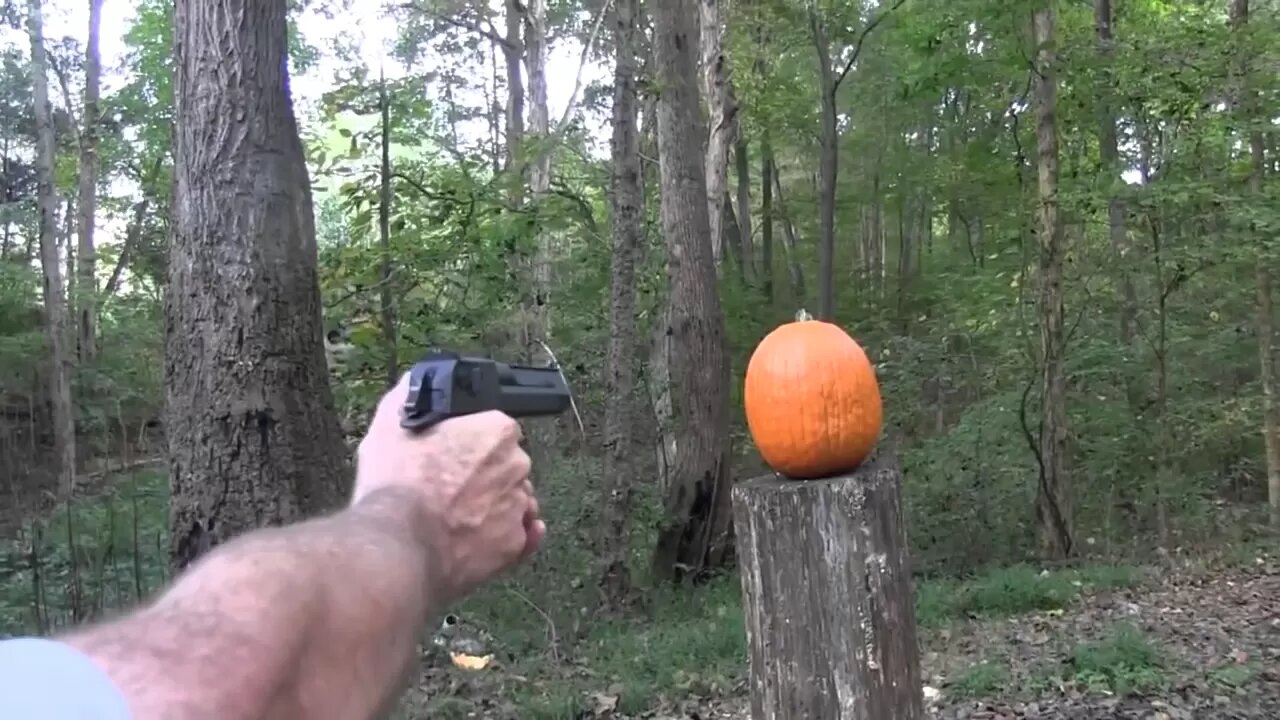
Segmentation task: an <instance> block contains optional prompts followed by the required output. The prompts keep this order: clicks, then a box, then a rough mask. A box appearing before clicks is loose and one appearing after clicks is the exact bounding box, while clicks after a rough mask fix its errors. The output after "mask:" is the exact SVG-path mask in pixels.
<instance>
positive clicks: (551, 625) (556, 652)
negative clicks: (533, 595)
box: [507, 585, 560, 662]
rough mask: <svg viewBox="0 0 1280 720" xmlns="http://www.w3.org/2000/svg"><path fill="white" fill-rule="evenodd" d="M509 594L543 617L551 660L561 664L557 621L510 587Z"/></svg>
mask: <svg viewBox="0 0 1280 720" xmlns="http://www.w3.org/2000/svg"><path fill="white" fill-rule="evenodd" d="M507 592H509V593H511V594H512V595H515V596H516V597H518V598H520V599H521V600H523V601H524V602H525V604H526V605H528V606H529V607H531V608H533V610H534V612H536V613H538V614H539V615H541V616H542V619H543V620H544V621H545V622H546V623H547V634H548V635H549V636H550V637H549V638H548V644H549V645H550V646H551V660H552V661H553V662H560V649H559V648H560V636H559V635H558V634H557V633H556V623H555V621H554V620H552V619H551V616H550V615H548V614H547V612H546V611H545V610H543V609H542V608H540V607H538V605H537V603H535V602H534V601H532V600H530V599H529V597H528V596H527V595H525V594H524V593H522V592H520V591H519V590H517V589H515V588H513V587H511V586H510V585H508V586H507Z"/></svg>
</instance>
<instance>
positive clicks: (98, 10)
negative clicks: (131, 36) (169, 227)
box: [76, 0, 103, 362]
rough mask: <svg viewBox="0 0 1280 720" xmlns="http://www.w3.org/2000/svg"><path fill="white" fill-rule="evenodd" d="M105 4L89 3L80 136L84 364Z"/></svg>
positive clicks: (94, 315)
mask: <svg viewBox="0 0 1280 720" xmlns="http://www.w3.org/2000/svg"><path fill="white" fill-rule="evenodd" d="M102 3H103V0H89V38H88V42H87V44H86V47H85V58H84V110H83V113H84V115H83V118H82V120H81V122H82V123H83V125H84V128H83V129H82V130H81V132H80V177H79V188H78V190H79V201H78V203H77V204H78V205H79V210H80V237H79V248H78V252H77V254H78V255H79V256H80V257H79V266H78V267H79V280H78V282H77V283H76V284H77V292H76V297H77V298H78V301H77V302H76V307H77V308H78V310H79V313H80V322H79V323H78V324H77V325H78V329H79V336H78V340H79V342H78V344H79V347H80V361H81V362H92V361H93V359H94V357H95V356H96V355H97V332H98V331H97V327H98V280H97V276H98V251H97V247H96V245H95V243H94V238H93V231H94V224H95V222H96V220H97V213H98V124H99V123H98V121H99V118H98V114H99V113H98V96H99V93H100V90H101V84H102V52H101V50H100V45H99V36H100V35H101V27H102Z"/></svg>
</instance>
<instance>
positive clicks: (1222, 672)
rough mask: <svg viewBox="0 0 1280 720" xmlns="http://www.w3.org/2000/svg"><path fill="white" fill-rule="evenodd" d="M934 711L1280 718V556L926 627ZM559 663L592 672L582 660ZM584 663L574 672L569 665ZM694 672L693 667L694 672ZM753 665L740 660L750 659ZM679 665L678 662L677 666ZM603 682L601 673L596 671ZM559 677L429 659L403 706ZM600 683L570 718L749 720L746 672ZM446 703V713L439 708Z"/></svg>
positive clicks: (1190, 719)
mask: <svg viewBox="0 0 1280 720" xmlns="http://www.w3.org/2000/svg"><path fill="white" fill-rule="evenodd" d="M919 632H920V637H921V652H922V665H923V667H922V672H923V678H924V683H925V699H926V700H925V703H926V708H927V712H926V714H927V716H928V717H930V718H933V719H935V720H1095V719H1097V720H1104V719H1115V720H1199V719H1200V718H1205V719H1206V720H1208V719H1212V720H1263V719H1264V718H1268V719H1276V718H1280V558H1278V557H1276V556H1266V555H1261V554H1260V555H1259V557H1258V558H1257V559H1256V561H1255V562H1253V563H1250V564H1246V565H1244V566H1237V567H1232V568H1228V569H1218V570H1216V571H1214V572H1195V571H1186V570H1181V571H1173V570H1171V569H1170V568H1165V569H1164V570H1163V571H1161V572H1159V573H1157V574H1154V576H1153V577H1150V578H1148V579H1147V580H1146V581H1145V582H1142V583H1139V584H1137V585H1134V586H1130V587H1122V588H1116V589H1109V590H1103V591H1098V592H1087V593H1083V594H1081V595H1080V596H1078V597H1077V598H1075V599H1074V600H1072V601H1071V602H1069V603H1067V604H1066V606H1065V607H1063V608H1050V609H1046V610H1042V611H1038V612H1033V613H1026V614H1020V615H1014V616H1011V617H1004V618H982V617H969V618H967V619H964V620H961V621H958V622H955V623H952V624H949V625H947V626H945V627H940V628H926V627H922V628H921V629H920V631H919ZM565 665H567V666H568V667H566V668H565V672H563V673H553V672H548V673H546V675H547V677H553V676H556V675H560V676H561V677H564V676H577V679H579V680H581V679H583V678H589V677H590V676H591V674H592V673H591V672H590V671H589V669H588V668H589V666H588V665H587V664H585V663H575V662H568V663H565ZM571 668H576V670H574V669H571ZM688 674H689V675H690V676H693V677H696V669H690V670H689V671H688ZM744 674H745V669H744ZM677 675H679V673H677ZM599 679H600V680H602V682H603V679H602V678H599ZM553 682H554V680H547V679H543V680H536V679H531V678H528V677H523V676H520V675H517V674H515V673H513V672H511V671H509V670H507V669H506V668H505V667H504V666H503V665H502V664H501V663H495V664H494V665H493V666H491V667H490V668H488V669H486V670H483V671H472V672H467V671H460V670H458V669H457V668H450V667H428V668H424V672H423V677H422V679H421V682H420V683H419V684H418V686H417V687H416V688H415V689H414V691H413V693H414V695H415V696H416V697H417V701H416V702H413V703H412V704H411V705H412V706H416V707H417V708H421V709H422V710H423V711H424V712H423V713H422V714H419V713H416V712H414V710H413V709H412V707H409V706H407V709H406V712H405V714H403V715H402V716H401V717H403V718H405V720H408V719H409V718H417V717H424V718H425V717H428V714H426V713H425V710H426V708H427V707H428V703H429V706H430V708H431V711H430V717H433V718H439V717H459V718H462V717H465V718H492V719H494V720H515V719H516V718H520V719H522V720H523V719H524V718H530V717H534V716H533V715H530V714H528V713H527V712H526V711H525V710H523V709H522V708H520V707H518V706H517V705H516V704H514V703H512V702H511V701H509V700H499V699H498V698H503V697H509V695H510V693H509V691H510V690H511V689H512V688H513V687H523V688H524V689H533V688H536V687H539V686H541V685H543V683H547V684H550V683H553ZM620 694H621V691H620V689H619V688H618V687H616V686H607V685H605V686H602V687H599V688H597V689H594V690H590V691H587V692H582V693H578V694H577V695H576V696H574V697H570V698H566V701H565V702H566V705H565V707H564V709H563V712H557V713H554V714H552V715H545V714H543V713H539V714H538V715H537V717H539V718H541V717H548V718H550V717H555V718H573V719H574V720H749V719H750V717H751V712H750V704H749V702H748V699H747V687H746V682H745V681H744V680H743V679H741V678H739V679H738V680H737V681H735V682H731V683H713V684H710V685H707V684H699V683H697V682H692V681H691V682H685V683H673V687H671V688H668V689H665V691H664V692H662V693H659V695H658V697H657V698H655V701H654V702H653V703H652V704H651V706H650V707H649V708H648V709H646V710H644V711H641V712H631V713H624V712H623V711H622V710H621V709H620V706H621V704H620V702H619V696H620ZM444 708H450V710H451V711H449V712H442V709H444Z"/></svg>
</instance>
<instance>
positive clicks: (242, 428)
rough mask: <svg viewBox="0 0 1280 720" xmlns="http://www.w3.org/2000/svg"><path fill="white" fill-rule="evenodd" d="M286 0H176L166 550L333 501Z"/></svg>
mask: <svg viewBox="0 0 1280 720" xmlns="http://www.w3.org/2000/svg"><path fill="white" fill-rule="evenodd" d="M287 11H288V8H287V3H286V2H285V0H269V1H266V2H250V0H226V1H225V2H218V3H208V2H204V1H203V0H178V2H177V4H176V8H175V14H174V39H175V42H174V49H175V56H176V57H175V59H176V72H175V73H174V80H175V83H174V94H175V101H176V106H177V121H176V144H175V153H174V172H175V187H174V207H175V213H174V225H173V237H172V243H171V247H170V251H169V285H168V288H167V298H166V313H165V315H166V333H165V351H166V362H165V391H166V392H165V396H166V397H165V400H166V405H165V412H166V418H165V427H166V435H167V439H168V442H169V457H170V483H171V486H172V501H171V511H170V541H169V550H170V559H171V562H172V564H173V566H174V569H175V570H178V569H181V568H183V567H185V566H186V565H188V564H189V563H191V562H192V561H193V560H195V559H196V558H197V557H199V556H201V555H202V554H203V553H205V552H206V551H208V550H209V549H210V548H212V547H214V546H216V545H218V544H220V543H221V542H223V541H225V540H226V539H228V538H230V537H232V536H234V535H236V534H238V533H240V532H243V531H245V530H249V529H251V528H255V527H261V526H264V525H273V524H278V523H285V522H289V521H292V520H295V519H297V518H299V517H301V516H306V515H312V514H315V513H317V512H321V511H325V510H328V509H331V508H333V507H335V506H337V505H338V504H340V503H341V502H342V500H343V499H344V498H345V496H346V494H347V492H348V477H349V473H348V465H349V463H348V457H347V452H346V450H345V446H344V444H343V437H342V430H341V427H340V426H339V423H338V418H337V415H336V413H335V411H334V402H333V395H332V392H331V390H330V387H329V378H328V374H327V373H326V371H325V358H324V351H323V347H324V345H323V338H322V324H321V317H320V308H321V306H320V288H319V283H318V278H317V272H316V242H315V221H314V218H313V208H312V200H311V185H310V182H309V179H308V177H307V167H306V163H305V162H304V158H303V150H302V143H301V141H300V140H299V138H298V125H297V121H296V119H295V117H294V114H293V108H292V106H291V103H290V98H289V93H288V63H287V47H288V40H287V32H286V15H287Z"/></svg>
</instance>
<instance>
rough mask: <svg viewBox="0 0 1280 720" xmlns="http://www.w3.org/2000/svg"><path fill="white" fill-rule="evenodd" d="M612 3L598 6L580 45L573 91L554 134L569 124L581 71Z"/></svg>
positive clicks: (557, 133) (580, 86)
mask: <svg viewBox="0 0 1280 720" xmlns="http://www.w3.org/2000/svg"><path fill="white" fill-rule="evenodd" d="M612 5H613V0H604V4H602V5H601V6H600V14H598V15H596V21H595V23H594V24H592V26H591V34H590V35H589V36H588V37H587V42H586V43H584V44H583V45H582V56H581V57H580V58H579V59H578V72H577V73H576V74H575V75H574V76H573V92H572V93H570V94H569V102H568V103H566V104H565V106H564V114H563V115H561V116H560V122H558V123H556V129H555V134H556V135H560V134H561V133H563V132H564V129H565V126H566V125H568V124H569V117H570V116H571V115H572V114H573V106H574V105H576V104H578V93H580V92H582V73H583V71H584V70H586V67H587V60H589V59H590V58H591V51H592V50H593V49H594V48H595V44H596V39H597V38H599V37H600V28H601V27H602V26H603V25H604V18H605V15H607V14H608V12H609V8H610V7H611V6H612Z"/></svg>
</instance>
